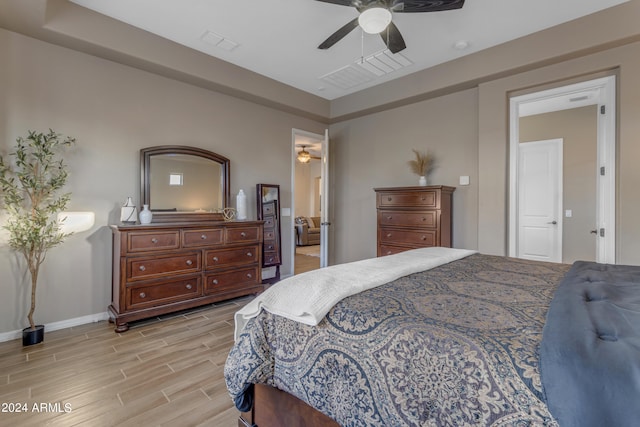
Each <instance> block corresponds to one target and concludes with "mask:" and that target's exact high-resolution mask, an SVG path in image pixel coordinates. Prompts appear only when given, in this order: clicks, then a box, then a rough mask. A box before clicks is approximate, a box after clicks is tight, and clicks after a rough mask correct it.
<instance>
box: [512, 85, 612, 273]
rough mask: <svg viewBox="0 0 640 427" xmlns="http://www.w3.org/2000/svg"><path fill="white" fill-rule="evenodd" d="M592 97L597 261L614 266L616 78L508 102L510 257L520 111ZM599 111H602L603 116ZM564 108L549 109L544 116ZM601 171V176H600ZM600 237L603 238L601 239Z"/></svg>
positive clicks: (514, 240) (514, 231) (514, 223)
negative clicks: (594, 109) (564, 99)
mask: <svg viewBox="0 0 640 427" xmlns="http://www.w3.org/2000/svg"><path fill="white" fill-rule="evenodd" d="M584 92H589V93H591V94H595V97H594V98H593V102H590V103H586V104H581V105H593V104H596V105H597V106H598V117H597V159H596V164H597V168H598V170H597V171H596V176H597V189H596V205H597V206H596V226H597V227H596V228H597V229H598V237H597V239H596V261H597V262H601V263H609V264H615V260H616V216H615V213H616V77H615V76H607V77H601V78H597V79H593V80H588V81H584V82H580V83H575V84H571V85H566V86H562V87H557V88H553V89H549V90H543V91H539V92H535V93H529V94H526V95H520V96H514V97H510V98H509V239H508V246H509V247H508V253H509V256H512V257H515V256H516V254H517V247H518V245H517V230H518V222H517V221H518V220H517V218H518V212H517V208H518V159H519V157H520V153H519V145H520V141H519V139H520V138H519V135H520V130H519V117H520V111H521V109H522V108H523V107H525V108H526V106H527V105H531V104H532V103H535V102H538V103H544V102H548V103H549V104H551V103H553V101H554V100H556V99H558V98H559V97H563V96H571V95H576V96H577V95H579V94H581V93H584ZM576 106H577V105H576ZM601 108H604V112H602V110H601ZM561 109H563V108H555V107H549V109H548V110H547V112H551V111H558V110H561ZM601 171H604V175H602V174H601V173H600V172H601ZM602 233H603V234H604V235H602Z"/></svg>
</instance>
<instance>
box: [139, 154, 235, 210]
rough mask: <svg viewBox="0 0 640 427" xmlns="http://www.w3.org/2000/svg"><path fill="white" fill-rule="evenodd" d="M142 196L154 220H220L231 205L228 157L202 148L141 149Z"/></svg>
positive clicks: (142, 201) (143, 202)
mask: <svg viewBox="0 0 640 427" xmlns="http://www.w3.org/2000/svg"><path fill="white" fill-rule="evenodd" d="M140 173H141V180H140V200H141V203H142V204H144V205H149V209H150V210H151V211H152V212H153V222H184V221H187V222H190V221H221V220H223V219H224V217H223V214H222V210H223V209H224V208H226V207H228V206H229V201H230V196H229V194H230V192H229V175H230V172H229V159H227V158H226V157H223V156H221V155H219V154H216V153H213V152H211V151H207V150H203V149H201V148H195V147H187V146H182V145H162V146H157V147H149V148H144V149H142V150H140Z"/></svg>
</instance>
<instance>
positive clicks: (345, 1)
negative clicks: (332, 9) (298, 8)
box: [318, 0, 354, 6]
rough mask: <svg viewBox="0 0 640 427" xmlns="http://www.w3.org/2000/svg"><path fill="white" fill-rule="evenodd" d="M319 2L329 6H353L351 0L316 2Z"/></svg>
mask: <svg viewBox="0 0 640 427" xmlns="http://www.w3.org/2000/svg"><path fill="white" fill-rule="evenodd" d="M318 1H321V2H323V3H331V4H337V5H340V6H353V5H354V4H353V3H354V2H353V1H352V0H318Z"/></svg>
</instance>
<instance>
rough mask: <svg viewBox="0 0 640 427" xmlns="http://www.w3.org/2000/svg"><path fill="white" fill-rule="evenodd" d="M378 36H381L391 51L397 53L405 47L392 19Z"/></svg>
mask: <svg viewBox="0 0 640 427" xmlns="http://www.w3.org/2000/svg"><path fill="white" fill-rule="evenodd" d="M380 37H382V40H384V42H385V43H386V44H387V48H389V50H390V51H391V53H398V52H400V51H401V50H404V49H405V48H406V47H407V45H406V44H405V43H404V38H403V37H402V34H400V30H398V27H396V24H394V23H393V21H391V22H390V23H389V26H388V27H387V29H386V30H385V31H383V32H381V33H380Z"/></svg>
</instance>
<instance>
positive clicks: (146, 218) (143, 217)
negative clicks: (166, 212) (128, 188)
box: [138, 205, 153, 224]
mask: <svg viewBox="0 0 640 427" xmlns="http://www.w3.org/2000/svg"><path fill="white" fill-rule="evenodd" d="M138 217H139V219H140V224H151V218H153V213H152V212H151V211H150V210H149V205H144V206H142V210H141V211H140V215H138Z"/></svg>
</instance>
